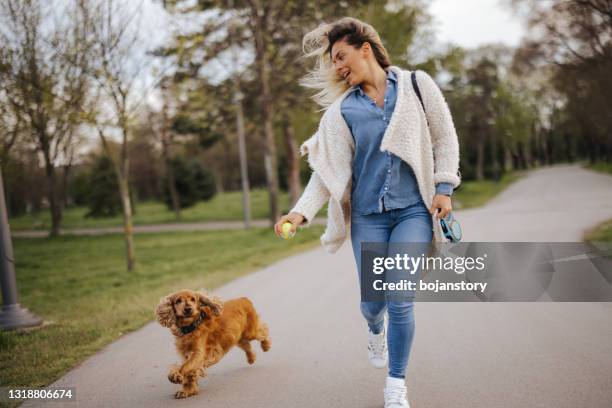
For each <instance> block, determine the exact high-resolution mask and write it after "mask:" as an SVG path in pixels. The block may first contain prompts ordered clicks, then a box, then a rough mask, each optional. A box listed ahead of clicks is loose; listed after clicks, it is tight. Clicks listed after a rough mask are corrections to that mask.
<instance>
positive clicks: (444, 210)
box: [429, 194, 453, 218]
mask: <svg viewBox="0 0 612 408" xmlns="http://www.w3.org/2000/svg"><path fill="white" fill-rule="evenodd" d="M438 209H440V212H438ZM452 209H453V207H452V205H451V198H450V197H449V196H447V195H444V194H436V195H435V196H434V198H433V201H432V203H431V208H430V209H429V213H430V214H431V215H434V214H437V217H438V218H444V217H446V215H447V214H448V213H449V212H451V210H452Z"/></svg>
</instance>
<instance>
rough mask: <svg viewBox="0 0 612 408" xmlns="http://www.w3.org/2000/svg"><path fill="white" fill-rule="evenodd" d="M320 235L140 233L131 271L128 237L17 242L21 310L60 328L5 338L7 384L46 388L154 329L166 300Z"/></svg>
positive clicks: (2, 379)
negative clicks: (129, 337)
mask: <svg viewBox="0 0 612 408" xmlns="http://www.w3.org/2000/svg"><path fill="white" fill-rule="evenodd" d="M322 231H323V227H321V226H315V225H313V226H311V227H309V228H305V229H303V230H301V231H300V232H298V234H297V235H296V237H295V238H294V239H292V240H290V241H284V240H282V239H279V238H278V237H276V235H274V233H273V232H272V230H271V229H270V228H257V229H251V230H248V231H247V230H229V231H202V232H175V233H163V234H161V233H160V234H142V235H137V236H136V256H137V266H136V268H135V270H134V271H133V272H127V271H126V269H125V260H124V242H123V239H122V236H121V235H102V236H61V237H58V238H53V239H48V238H47V239H25V238H23V239H15V240H14V247H15V259H16V274H17V287H18V290H19V302H20V303H21V304H22V305H23V306H24V307H27V308H28V309H29V310H30V311H32V312H34V313H35V314H36V315H38V316H40V317H42V318H43V319H44V320H45V321H50V322H52V323H51V324H49V325H48V326H46V327H43V328H40V329H37V330H21V331H9V332H2V331H0V367H1V368H0V386H7V385H11V386H32V387H34V386H44V385H47V384H49V383H51V382H53V381H55V380H56V379H58V378H59V377H61V376H62V375H63V374H65V373H66V372H67V371H69V370H70V369H71V368H73V367H75V366H76V365H77V364H78V363H79V362H81V361H82V360H84V359H85V358H86V357H88V356H90V355H92V354H94V353H95V352H96V351H98V350H100V349H101V348H103V347H104V346H106V345H107V344H109V343H111V342H112V341H114V340H116V339H118V338H119V337H120V336H121V335H122V334H125V333H127V332H130V331H133V330H136V329H139V328H140V327H142V326H143V325H145V324H146V323H148V322H150V321H152V320H153V319H154V310H155V307H156V305H157V303H158V301H159V299H160V298H161V297H162V296H164V295H166V294H168V293H171V292H173V291H175V290H179V289H182V288H191V289H199V288H206V289H214V288H217V287H219V286H220V285H222V284H224V283H226V282H229V281H230V280H232V279H234V278H236V277H238V276H241V275H244V274H247V273H249V272H250V271H253V270H257V269H260V268H262V267H264V266H266V265H269V264H271V263H272V262H274V261H276V260H279V259H281V258H284V257H286V256H288V255H290V254H294V253H298V252H300V251H303V250H305V249H307V248H312V247H315V246H317V245H318V242H319V236H320V235H321V233H322Z"/></svg>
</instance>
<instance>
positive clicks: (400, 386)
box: [385, 377, 410, 408]
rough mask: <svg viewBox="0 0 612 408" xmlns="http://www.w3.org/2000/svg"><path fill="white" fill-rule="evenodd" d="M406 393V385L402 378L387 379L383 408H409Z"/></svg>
mask: <svg viewBox="0 0 612 408" xmlns="http://www.w3.org/2000/svg"><path fill="white" fill-rule="evenodd" d="M406 391H407V389H406V384H405V383H404V379H403V378H393V377H387V385H386V386H385V408H410V405H409V404H408V400H407V399H406Z"/></svg>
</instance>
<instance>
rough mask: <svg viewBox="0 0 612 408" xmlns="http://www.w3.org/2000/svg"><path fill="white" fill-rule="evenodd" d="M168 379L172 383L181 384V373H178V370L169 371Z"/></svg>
mask: <svg viewBox="0 0 612 408" xmlns="http://www.w3.org/2000/svg"><path fill="white" fill-rule="evenodd" d="M168 380H170V382H171V383H173V384H182V383H183V375H182V374H181V373H179V372H178V371H171V372H170V374H168ZM177 398H179V397H177ZM180 398H184V397H180Z"/></svg>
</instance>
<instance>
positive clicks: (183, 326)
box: [156, 289, 272, 398]
mask: <svg viewBox="0 0 612 408" xmlns="http://www.w3.org/2000/svg"><path fill="white" fill-rule="evenodd" d="M156 317H157V321H158V322H159V324H161V325H162V326H164V327H168V328H169V329H170V331H171V332H172V334H173V335H174V338H175V345H176V350H177V351H178V353H179V355H180V356H181V357H182V358H183V363H182V364H181V365H180V366H178V365H175V366H173V367H172V368H171V370H170V373H169V374H168V380H170V382H172V383H174V384H182V386H183V387H182V389H181V390H180V391H177V392H176V394H175V395H174V396H175V398H187V397H190V396H192V395H195V394H197V393H198V379H199V378H198V377H200V376H201V377H206V375H207V369H208V367H210V366H212V365H214V364H216V363H217V362H219V360H221V358H223V356H224V355H225V354H226V353H227V352H228V351H229V350H230V349H231V348H232V347H234V346H238V347H240V348H241V349H242V350H244V352H245V353H246V358H247V362H248V363H249V364H253V363H254V362H255V358H256V356H255V352H254V351H253V349H252V348H251V340H257V341H259V342H260V345H261V349H262V350H263V351H268V350H270V347H271V344H272V343H271V340H270V335H269V330H268V325H267V324H265V323H263V322H262V321H261V319H260V318H259V316H258V315H257V312H256V311H255V308H254V307H253V303H252V302H251V301H250V300H249V299H248V298H246V297H241V298H238V299H232V300H228V301H226V302H223V301H221V299H219V298H217V297H208V296H207V295H206V294H204V293H202V292H196V291H192V290H187V289H184V290H181V291H178V292H175V293H172V294H170V295H168V296H166V297H163V298H162V299H161V300H160V302H159V305H158V306H157V309H156Z"/></svg>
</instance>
